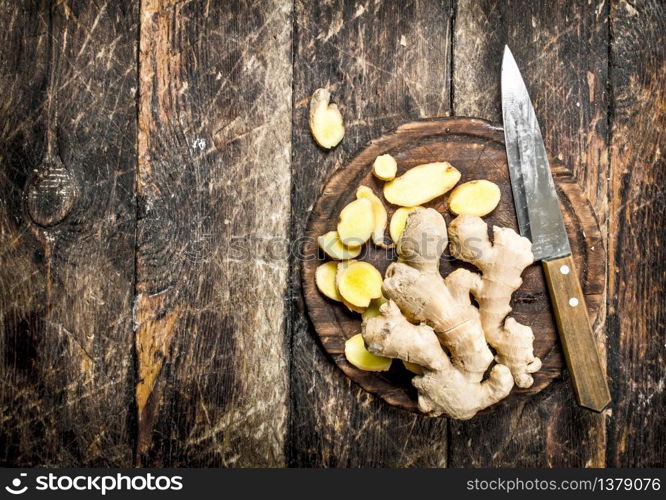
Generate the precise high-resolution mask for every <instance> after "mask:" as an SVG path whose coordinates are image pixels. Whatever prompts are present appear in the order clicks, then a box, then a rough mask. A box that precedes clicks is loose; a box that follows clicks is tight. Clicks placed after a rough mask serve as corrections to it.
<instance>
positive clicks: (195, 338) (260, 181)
mask: <svg viewBox="0 0 666 500" xmlns="http://www.w3.org/2000/svg"><path fill="white" fill-rule="evenodd" d="M290 15H291V7H290V5H289V3H284V2H281V1H273V2H234V3H233V4H232V5H231V4H228V3H227V2H207V1H194V0H193V1H184V2H175V1H157V0H144V1H142V2H141V41H140V57H139V65H140V81H141V87H140V99H139V135H138V148H139V150H138V153H139V161H138V179H137V196H138V205H139V208H138V210H139V216H138V219H139V220H138V234H137V284H136V293H137V295H136V302H135V321H136V346H137V356H138V376H139V380H138V383H137V390H136V398H137V405H138V411H139V442H138V454H139V462H140V463H142V464H145V465H170V466H179V465H189V466H196V465H207V466H213V465H217V466H220V465H222V466H231V465H233V466H279V465H282V464H284V456H283V449H284V436H285V429H286V418H287V361H286V359H285V353H284V346H285V340H284V335H283V317H284V314H283V310H284V295H285V289H286V280H287V268H288V262H287V253H286V251H285V250H284V247H285V246H286V245H285V239H286V236H287V228H288V213H289V158H290V147H289V143H290V134H291V132H290V131H291V127H290V120H291V58H290V48H291V24H290V22H289V19H290Z"/></svg>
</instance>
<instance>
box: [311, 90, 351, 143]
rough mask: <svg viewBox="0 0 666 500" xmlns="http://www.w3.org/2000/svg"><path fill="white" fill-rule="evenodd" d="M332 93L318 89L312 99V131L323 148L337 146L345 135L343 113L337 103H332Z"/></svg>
mask: <svg viewBox="0 0 666 500" xmlns="http://www.w3.org/2000/svg"><path fill="white" fill-rule="evenodd" d="M330 101H331V93H330V92H329V91H328V90H326V89H317V90H315V92H314V94H312V98H311V99H310V131H311V132H312V137H314V140H315V141H317V144H319V145H320V146H321V147H322V148H326V149H331V148H334V147H335V146H337V145H338V144H339V143H340V141H341V140H342V138H343V137H344V135H345V126H344V123H343V120H342V114H341V113H340V110H339V109H338V107H337V106H336V105H335V104H330Z"/></svg>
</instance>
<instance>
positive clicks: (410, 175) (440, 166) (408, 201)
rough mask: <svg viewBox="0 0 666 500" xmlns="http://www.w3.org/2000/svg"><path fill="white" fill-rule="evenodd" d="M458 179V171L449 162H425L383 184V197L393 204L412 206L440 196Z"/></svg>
mask: <svg viewBox="0 0 666 500" xmlns="http://www.w3.org/2000/svg"><path fill="white" fill-rule="evenodd" d="M459 180H460V172H459V171H458V170H457V169H455V168H454V167H453V166H452V165H451V164H450V163H448V162H445V161H444V162H436V163H426V164H424V165H418V166H416V167H414V168H411V169H409V170H408V171H407V172H405V173H404V174H402V175H401V176H400V177H396V178H395V179H394V180H392V181H390V182H387V183H386V184H384V198H386V201H388V202H389V203H392V204H393V205H399V206H401V207H414V206H416V205H422V204H424V203H427V202H429V201H430V200H433V199H435V198H437V197H438V196H442V195H443V194H444V193H446V192H447V191H449V190H450V189H451V188H453V186H455V185H456V184H457V182H458V181H459Z"/></svg>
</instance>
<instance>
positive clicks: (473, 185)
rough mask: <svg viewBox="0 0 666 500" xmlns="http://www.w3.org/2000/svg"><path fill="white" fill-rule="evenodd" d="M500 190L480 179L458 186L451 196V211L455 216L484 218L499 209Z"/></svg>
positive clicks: (491, 183) (495, 185) (493, 184)
mask: <svg viewBox="0 0 666 500" xmlns="http://www.w3.org/2000/svg"><path fill="white" fill-rule="evenodd" d="M500 196H501V193H500V189H499V187H498V186H497V184H495V183H494V182H490V181H487V180H485V179H480V180H476V181H469V182H465V183H464V184H460V185H459V186H456V188H455V189H454V190H453V191H451V195H450V196H449V210H450V211H451V212H452V213H453V214H455V215H463V214H464V215H476V216H477V217H483V216H484V215H488V214H489V213H490V212H492V211H493V210H495V208H497V205H498V204H499V202H500Z"/></svg>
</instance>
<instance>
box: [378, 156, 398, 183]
mask: <svg viewBox="0 0 666 500" xmlns="http://www.w3.org/2000/svg"><path fill="white" fill-rule="evenodd" d="M397 171H398V163H397V162H396V161H395V158H393V157H392V156H391V155H389V154H386V155H379V156H378V157H377V158H375V162H374V163H373V164H372V173H373V175H374V176H375V177H377V179H379V180H382V181H392V180H393V179H395V174H396V173H397Z"/></svg>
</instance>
